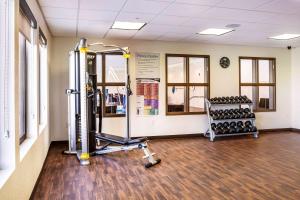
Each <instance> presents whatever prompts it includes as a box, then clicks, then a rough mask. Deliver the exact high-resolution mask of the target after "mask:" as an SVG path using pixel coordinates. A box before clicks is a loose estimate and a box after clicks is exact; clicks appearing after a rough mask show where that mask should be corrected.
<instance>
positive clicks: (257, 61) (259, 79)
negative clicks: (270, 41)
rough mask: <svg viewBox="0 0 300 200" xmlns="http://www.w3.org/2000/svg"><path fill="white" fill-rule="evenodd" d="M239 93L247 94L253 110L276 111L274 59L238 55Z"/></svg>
mask: <svg viewBox="0 0 300 200" xmlns="http://www.w3.org/2000/svg"><path fill="white" fill-rule="evenodd" d="M240 95H246V96H248V97H249V98H250V99H251V100H252V101H253V104H254V111H255V112H267V111H276V59H275V58H253V57H240Z"/></svg>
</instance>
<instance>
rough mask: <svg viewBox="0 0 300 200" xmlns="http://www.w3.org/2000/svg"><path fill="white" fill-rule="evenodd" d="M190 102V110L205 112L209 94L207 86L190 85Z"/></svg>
mask: <svg viewBox="0 0 300 200" xmlns="http://www.w3.org/2000/svg"><path fill="white" fill-rule="evenodd" d="M189 94H190V98H189V100H190V102H189V111H190V112H205V103H204V102H205V101H204V100H205V97H206V94H207V88H206V87H201V86H192V87H190V91H189Z"/></svg>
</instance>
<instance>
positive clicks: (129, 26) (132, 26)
mask: <svg viewBox="0 0 300 200" xmlns="http://www.w3.org/2000/svg"><path fill="white" fill-rule="evenodd" d="M145 25H146V23H144V22H121V21H115V22H114V24H113V25H112V27H111V28H112V29H122V30H140V29H141V28H143V26H145Z"/></svg>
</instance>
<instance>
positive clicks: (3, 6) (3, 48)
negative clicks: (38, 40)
mask: <svg viewBox="0 0 300 200" xmlns="http://www.w3.org/2000/svg"><path fill="white" fill-rule="evenodd" d="M7 13H8V6H7V0H0V30H1V31H0V133H1V137H3V135H4V134H5V132H6V129H7V128H8V119H7V118H8V110H7V106H8V104H7V98H8V95H7V88H8V68H7V65H8V48H7V46H8V44H7V42H8V30H7V28H8V18H7Z"/></svg>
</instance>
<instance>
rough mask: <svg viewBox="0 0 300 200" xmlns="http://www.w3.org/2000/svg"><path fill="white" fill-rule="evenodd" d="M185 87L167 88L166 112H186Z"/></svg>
mask: <svg viewBox="0 0 300 200" xmlns="http://www.w3.org/2000/svg"><path fill="white" fill-rule="evenodd" d="M185 97H186V87H184V86H172V87H168V112H184V111H186V103H185Z"/></svg>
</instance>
